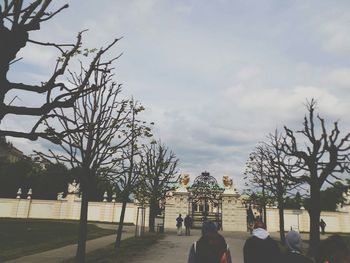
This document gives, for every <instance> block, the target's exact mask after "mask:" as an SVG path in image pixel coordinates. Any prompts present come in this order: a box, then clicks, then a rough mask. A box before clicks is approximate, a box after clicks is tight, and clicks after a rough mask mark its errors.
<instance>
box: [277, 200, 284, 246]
mask: <svg viewBox="0 0 350 263" xmlns="http://www.w3.org/2000/svg"><path fill="white" fill-rule="evenodd" d="M278 213H279V218H280V239H281V243H282V244H284V243H285V241H286V238H285V235H284V204H283V199H281V198H279V199H278Z"/></svg>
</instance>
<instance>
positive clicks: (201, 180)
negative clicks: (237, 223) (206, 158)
mask: <svg viewBox="0 0 350 263" xmlns="http://www.w3.org/2000/svg"><path fill="white" fill-rule="evenodd" d="M188 190H189V202H190V205H189V209H190V211H189V214H191V215H192V220H193V226H194V227H201V226H202V223H203V221H205V220H210V221H213V222H216V223H217V225H218V227H219V228H221V226H222V217H221V215H222V193H223V191H224V189H222V188H220V187H219V185H218V182H217V181H216V179H215V178H214V177H213V176H211V175H210V174H209V173H208V172H203V173H202V174H201V175H200V176H197V177H196V179H195V180H194V183H193V184H192V186H191V187H190V188H189V189H188Z"/></svg>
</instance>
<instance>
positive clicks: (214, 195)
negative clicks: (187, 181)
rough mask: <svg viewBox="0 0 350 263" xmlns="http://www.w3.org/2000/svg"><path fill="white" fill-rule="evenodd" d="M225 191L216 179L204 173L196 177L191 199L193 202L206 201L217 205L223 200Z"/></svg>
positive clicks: (191, 190)
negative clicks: (222, 195)
mask: <svg viewBox="0 0 350 263" xmlns="http://www.w3.org/2000/svg"><path fill="white" fill-rule="evenodd" d="M223 190H224V189H222V188H220V186H219V184H218V182H217V180H216V179H215V177H213V176H211V175H210V174H209V173H208V172H204V173H202V174H201V175H200V176H197V177H196V179H195V180H194V182H193V184H192V186H191V187H190V189H189V192H190V199H191V200H192V201H193V202H196V201H200V200H204V201H205V202H213V203H216V202H217V201H218V200H220V199H221V194H222V192H223Z"/></svg>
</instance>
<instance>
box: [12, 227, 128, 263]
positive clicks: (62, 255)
mask: <svg viewBox="0 0 350 263" xmlns="http://www.w3.org/2000/svg"><path fill="white" fill-rule="evenodd" d="M97 226H99V227H102V228H112V229H114V228H115V225H108V224H97ZM123 229H124V230H123V235H122V239H125V238H128V237H131V236H134V235H135V227H134V226H125V227H124V228H123ZM124 231H126V232H124ZM115 238H116V235H115V234H113V235H109V236H104V237H100V238H96V239H93V240H89V241H87V242H86V251H87V252H89V251H93V250H95V249H98V248H103V247H105V246H108V245H110V244H112V243H114V241H115ZM76 251H77V244H74V245H68V246H64V247H60V248H56V249H52V250H48V251H45V252H41V253H38V254H34V255H30V256H24V257H21V258H17V259H14V260H11V261H6V263H40V262H50V263H59V262H62V261H64V260H67V259H70V258H73V257H75V253H76Z"/></svg>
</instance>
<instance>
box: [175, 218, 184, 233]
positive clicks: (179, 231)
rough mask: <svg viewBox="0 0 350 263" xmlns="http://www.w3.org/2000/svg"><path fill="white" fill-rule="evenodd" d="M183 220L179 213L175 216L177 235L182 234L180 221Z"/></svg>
mask: <svg viewBox="0 0 350 263" xmlns="http://www.w3.org/2000/svg"><path fill="white" fill-rule="evenodd" d="M183 221H184V220H183V219H182V217H181V214H179V216H178V217H177V218H176V227H177V235H178V236H181V234H182V222H183Z"/></svg>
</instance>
